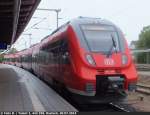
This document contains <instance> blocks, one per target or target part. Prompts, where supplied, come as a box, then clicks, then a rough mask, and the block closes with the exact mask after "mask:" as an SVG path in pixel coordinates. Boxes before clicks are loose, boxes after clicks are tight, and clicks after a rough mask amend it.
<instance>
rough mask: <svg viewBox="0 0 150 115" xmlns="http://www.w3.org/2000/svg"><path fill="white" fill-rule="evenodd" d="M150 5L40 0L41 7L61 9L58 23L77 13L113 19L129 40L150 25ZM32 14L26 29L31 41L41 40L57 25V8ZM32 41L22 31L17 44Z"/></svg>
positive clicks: (145, 1) (142, 0)
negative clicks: (52, 10)
mask: <svg viewBox="0 0 150 115" xmlns="http://www.w3.org/2000/svg"><path fill="white" fill-rule="evenodd" d="M149 5H150V0H41V3H40V5H39V8H48V9H61V12H60V14H59V18H61V19H60V20H59V25H61V24H63V23H65V22H67V21H68V20H70V19H72V18H76V17H78V16H85V17H100V18H103V19H107V20H110V21H112V22H113V23H115V24H116V25H117V26H119V27H120V28H121V30H122V31H123V33H124V34H125V37H126V39H127V41H128V43H130V42H131V41H132V40H137V39H138V35H139V33H140V31H141V30H142V28H143V27H144V26H147V25H150V13H149V11H150V7H149ZM33 17H34V18H32V20H31V21H30V23H29V24H28V26H27V27H26V29H25V32H24V33H25V34H30V33H32V36H31V38H32V39H31V44H35V43H37V42H39V41H40V40H41V39H42V38H43V37H44V36H46V35H48V34H50V33H51V32H52V31H53V30H54V29H56V13H55V12H47V11H36V12H35V13H34V16H33ZM38 22H40V23H39V24H37V25H36V26H34V27H33V28H34V29H32V28H31V27H32V26H33V25H34V24H36V23H38ZM37 28H41V29H37ZM29 43H30V42H29V36H28V35H21V36H20V38H19V39H18V40H17V42H16V45H15V47H16V48H17V49H18V50H20V49H24V48H25V47H29Z"/></svg>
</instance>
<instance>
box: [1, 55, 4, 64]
mask: <svg viewBox="0 0 150 115" xmlns="http://www.w3.org/2000/svg"><path fill="white" fill-rule="evenodd" d="M3 60H4V56H3V55H0V63H2V62H3Z"/></svg>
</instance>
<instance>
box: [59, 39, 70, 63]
mask: <svg viewBox="0 0 150 115" xmlns="http://www.w3.org/2000/svg"><path fill="white" fill-rule="evenodd" d="M61 58H62V59H61V60H62V62H61V63H64V64H69V63H70V59H69V50H68V41H67V39H65V38H64V39H63V40H62V41H61Z"/></svg>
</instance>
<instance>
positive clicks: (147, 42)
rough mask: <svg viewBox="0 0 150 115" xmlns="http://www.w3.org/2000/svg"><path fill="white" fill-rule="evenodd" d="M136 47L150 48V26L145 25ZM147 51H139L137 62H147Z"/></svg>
mask: <svg viewBox="0 0 150 115" xmlns="http://www.w3.org/2000/svg"><path fill="white" fill-rule="evenodd" d="M136 49H150V26H147V27H144V28H143V30H142V31H141V33H140V35H139V40H138V42H137V44H136ZM147 55H148V54H147V53H138V54H137V55H136V56H137V62H138V63H146V62H147V60H150V59H147Z"/></svg>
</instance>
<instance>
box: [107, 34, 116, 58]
mask: <svg viewBox="0 0 150 115" xmlns="http://www.w3.org/2000/svg"><path fill="white" fill-rule="evenodd" d="M111 38H112V46H111V47H110V50H109V51H108V53H107V57H109V56H110V55H111V54H112V50H113V48H115V52H116V53H117V49H116V48H117V45H116V41H115V39H114V37H113V35H111Z"/></svg>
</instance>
